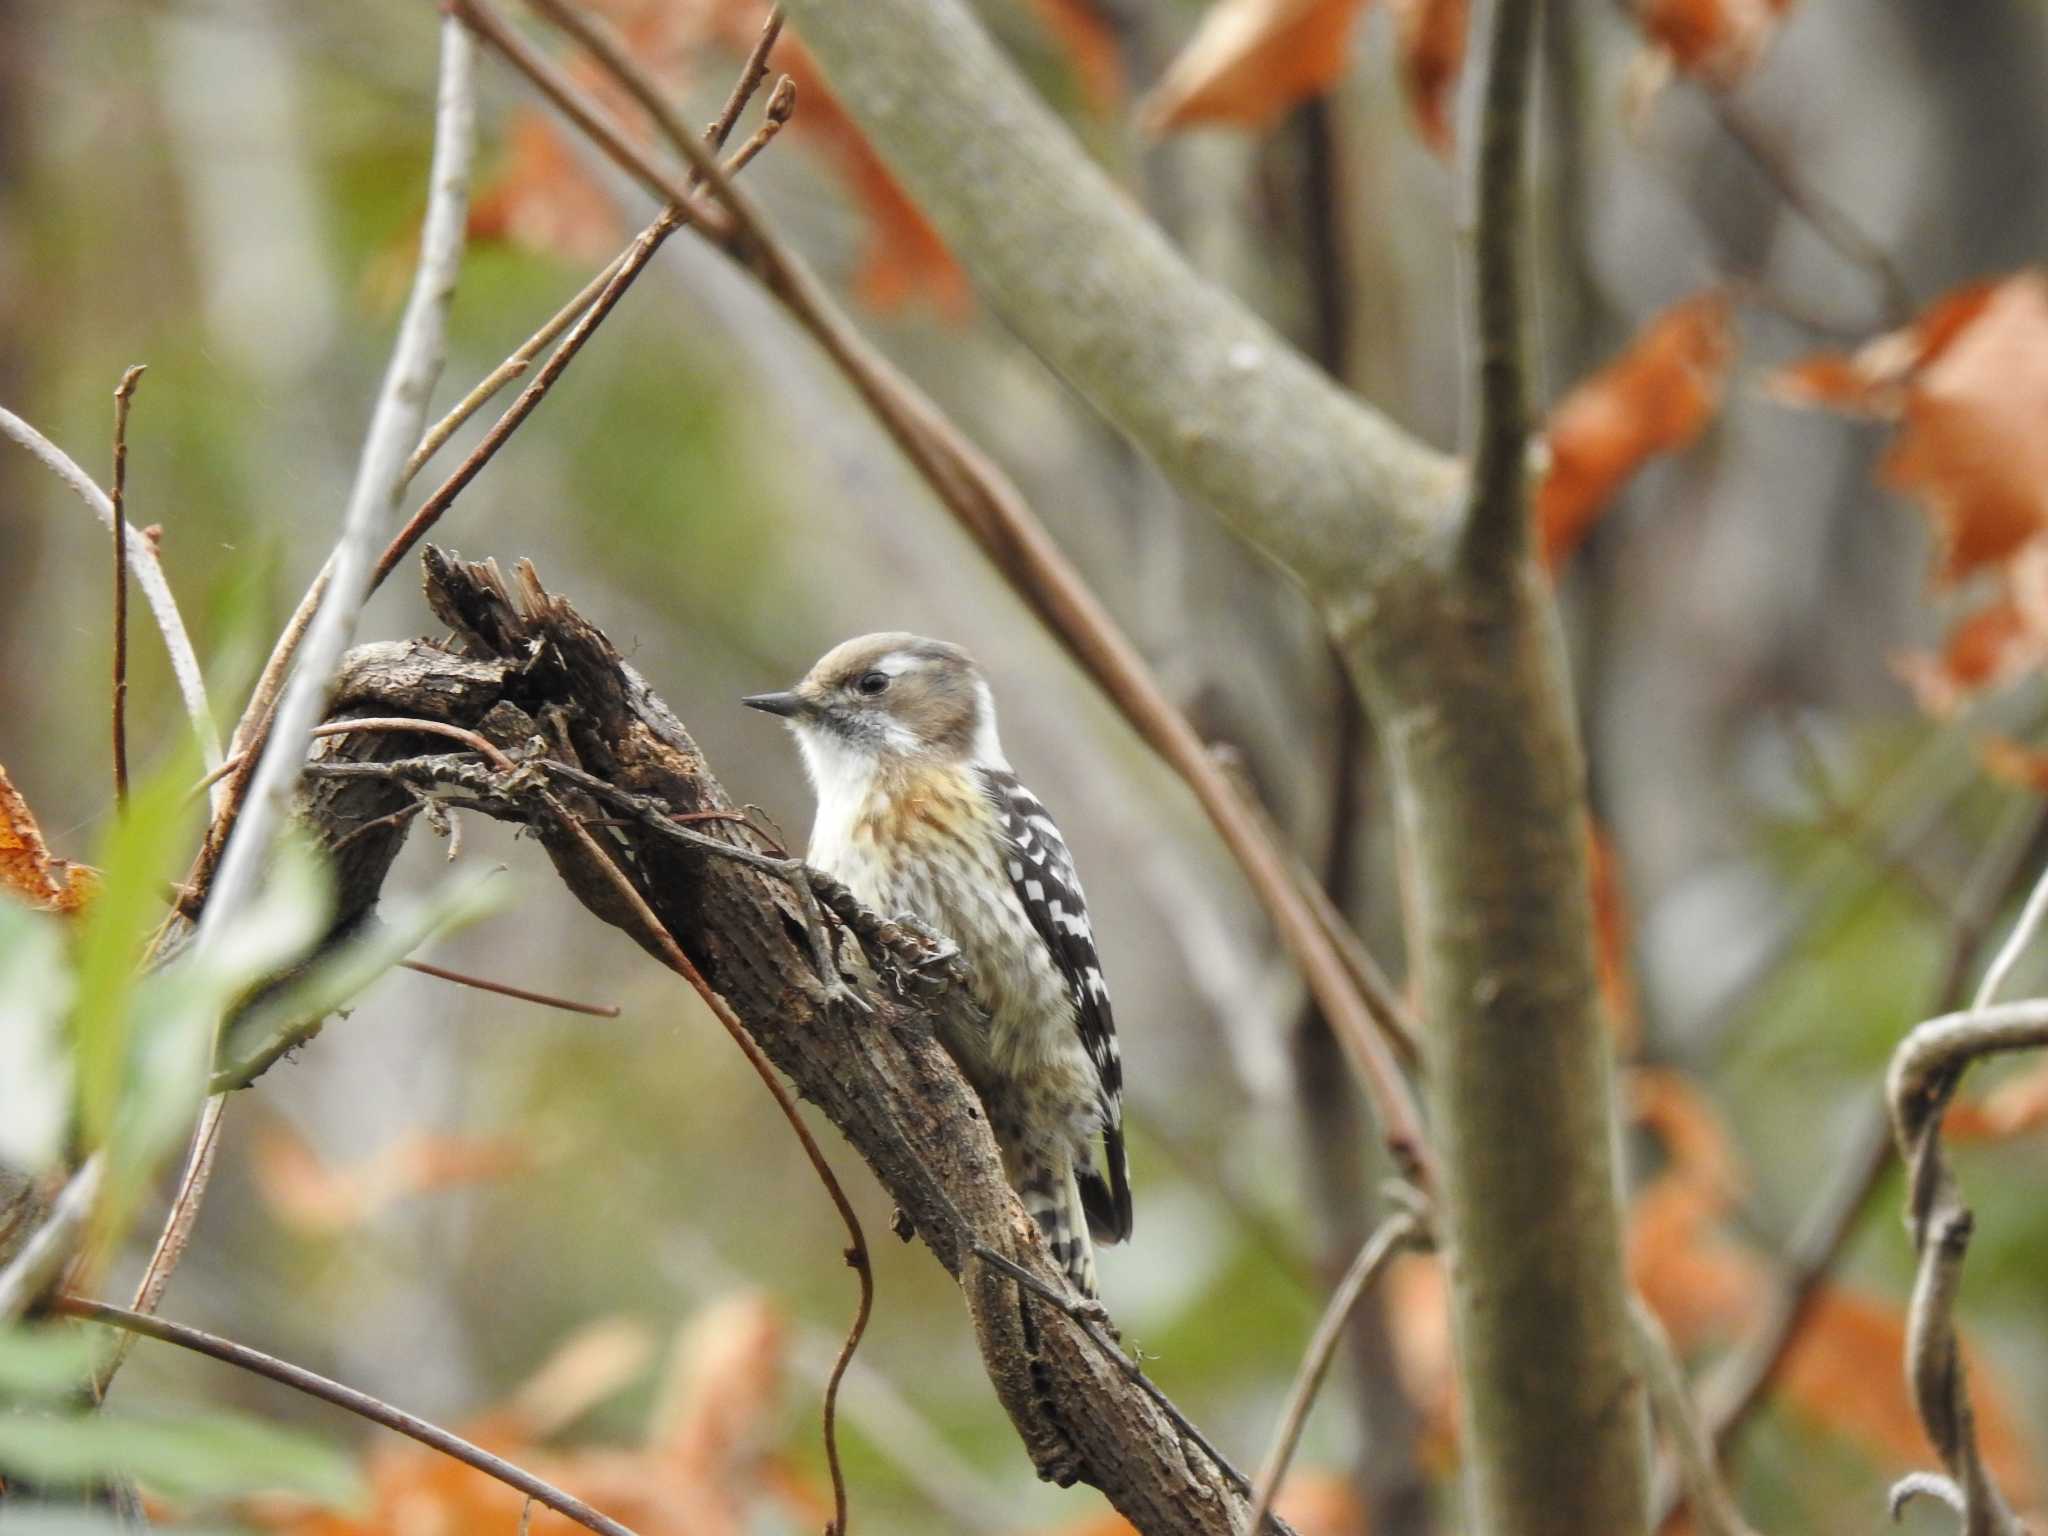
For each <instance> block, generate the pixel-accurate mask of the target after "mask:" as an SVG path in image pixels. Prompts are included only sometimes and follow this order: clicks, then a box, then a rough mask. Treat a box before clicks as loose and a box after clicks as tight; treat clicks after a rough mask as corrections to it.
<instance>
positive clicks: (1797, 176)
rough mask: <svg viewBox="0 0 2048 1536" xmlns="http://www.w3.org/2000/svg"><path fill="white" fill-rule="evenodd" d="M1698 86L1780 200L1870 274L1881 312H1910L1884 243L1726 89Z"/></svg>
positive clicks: (1898, 317) (1894, 315)
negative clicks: (1880, 299) (1780, 146)
mask: <svg viewBox="0 0 2048 1536" xmlns="http://www.w3.org/2000/svg"><path fill="white" fill-rule="evenodd" d="M1700 92H1701V94H1702V95H1704V96H1705V97H1706V99H1707V105H1708V106H1709V107H1711V108H1712V109H1713V113H1714V116H1715V117H1716V118H1718V119H1719V120H1720V123H1721V127H1722V129H1723V131H1724V132H1726V133H1727V135H1728V137H1729V138H1730V139H1732V140H1733V141H1734V142H1735V144H1736V145H1737V147H1739V148H1740V149H1741V150H1742V152H1743V153H1744V154H1745V155H1747V156H1748V157H1749V159H1750V163H1751V164H1753V165H1754V166H1755V167H1756V168H1757V169H1758V170H1759V171H1761V172H1763V175H1764V178H1765V180H1767V181H1769V182H1770V183H1771V185H1772V186H1774V187H1776V188H1777V190H1778V196H1779V197H1781V198H1783V199H1784V201H1785V206H1786V207H1788V208H1790V209H1791V210H1792V211H1793V212H1794V213H1796V214H1798V215H1799V217H1800V218H1801V219H1803V220H1804V221H1805V222H1806V226H1807V227H1808V228H1809V229H1811V230H1812V231H1813V232H1814V233H1815V234H1816V235H1818V236H1820V238H1821V240H1822V241H1823V242H1824V243H1825V244H1827V245H1828V246H1829V247H1830V248H1832V249H1833V251H1834V252H1835V254H1836V255H1838V256H1840V257H1841V258H1842V259H1843V260H1844V261H1846V262H1848V263H1849V264H1850V265H1851V266H1855V267H1860V268H1862V269H1863V270H1864V271H1865V272H1868V273H1869V274H1870V275H1871V277H1872V278H1874V279H1875V280H1876V282H1877V285H1878V290H1879V292H1880V293H1881V294H1882V295H1883V304H1884V311H1885V316H1886V318H1887V319H1888V320H1890V321H1891V322H1892V323H1893V324H1899V323H1902V322H1903V321H1905V320H1906V319H1907V318H1909V317H1910V316H1911V315H1912V313H1913V309H1914V303H1913V291H1912V289H1910V288H1909V287H1907V286H1906V280H1905V278H1904V277H1902V276H1901V275H1900V274H1899V268H1898V264H1897V263H1896V262H1894V261H1893V260H1892V258H1891V257H1890V255H1889V254H1887V253H1886V251H1885V249H1884V247H1883V246H1881V245H1879V244H1878V243H1877V241H1876V240H1874V239H1872V238H1871V237H1870V236H1869V235H1868V234H1866V233H1864V230H1863V227H1862V226H1861V225H1859V224H1858V223H1857V222H1856V221H1855V220H1854V219H1853V218H1851V217H1850V216H1849V214H1848V213H1847V212H1845V211H1844V210H1843V209H1842V208H1840V207H1839V206H1837V205H1836V204H1835V203H1834V202H1833V201H1831V200H1830V199H1829V198H1828V197H1827V195H1826V194H1825V193H1823V192H1822V191H1821V190H1820V189H1819V188H1818V187H1816V186H1814V185H1812V184H1811V183H1810V182H1808V181H1807V179H1806V177H1805V176H1804V175H1803V174H1801V172H1800V171H1799V169H1798V167H1797V166H1795V165H1794V164H1793V163H1792V161H1791V160H1790V158H1789V157H1787V156H1786V155H1784V154H1782V153H1780V152H1779V149H1778V147H1777V145H1775V144H1773V143H1772V142H1771V139H1770V136H1769V134H1767V133H1766V132H1765V131H1764V129H1763V126H1762V125H1761V124H1759V123H1758V122H1757V121H1756V120H1755V119H1754V118H1752V117H1751V116H1750V115H1749V113H1748V111H1747V110H1746V109H1745V108H1743V107H1742V106H1741V105H1740V104H1739V103H1738V102H1736V101H1735V100H1734V99H1733V98H1731V97H1730V96H1729V95H1728V93H1727V92H1726V91H1720V90H1715V89H1714V88H1713V87H1712V86H1710V85H1706V84H1701V86H1700Z"/></svg>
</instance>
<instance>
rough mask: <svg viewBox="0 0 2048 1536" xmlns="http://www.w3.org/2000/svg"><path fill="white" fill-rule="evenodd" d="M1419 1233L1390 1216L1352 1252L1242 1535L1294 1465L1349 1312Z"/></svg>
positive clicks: (1258, 1527) (1255, 1527)
mask: <svg viewBox="0 0 2048 1536" xmlns="http://www.w3.org/2000/svg"><path fill="white" fill-rule="evenodd" d="M1419 1232H1420V1226H1419V1224H1418V1223H1417V1221H1416V1218H1415V1214H1414V1212H1412V1211H1406V1210H1397V1211H1395V1212H1394V1214H1393V1215H1391V1216H1389V1217H1387V1219H1386V1220H1384V1221H1382V1222H1381V1223H1380V1224H1379V1225H1378V1226H1377V1227H1375V1228H1374V1229H1373V1234H1372V1236H1371V1237H1369V1238H1367V1239H1366V1240H1365V1246H1364V1247H1362V1248H1360V1249H1359V1250H1358V1257H1357V1258H1355V1259H1353V1260H1352V1261H1351V1268H1350V1269H1349V1270H1348V1271H1346V1272H1345V1275H1344V1279H1343V1280H1342V1281H1341V1282H1340V1283H1339V1284H1338V1286H1337V1289H1336V1290H1335V1291H1334V1292H1332V1293H1331V1295H1330V1303H1329V1305H1328V1306H1327V1307H1325V1308H1324V1309H1323V1315H1322V1317H1321V1318H1320V1319H1319V1320H1318V1321H1317V1323H1316V1331H1315V1333H1314V1334H1313V1335H1312V1336H1311V1337H1310V1339H1309V1344H1308V1350H1307V1352H1306V1353H1304V1354H1303V1355H1302V1357H1301V1365H1300V1366H1299V1367H1298V1368H1297V1369H1296V1371H1295V1373H1294V1385H1293V1387H1292V1388H1290V1389H1289V1391H1288V1394H1287V1406H1286V1408H1285V1409H1284V1410H1283V1411H1282V1412H1281V1415H1280V1423H1279V1427H1278V1428H1276V1429H1275V1430H1274V1431H1273V1446H1272V1449H1271V1450H1269V1451H1267V1452H1266V1459H1265V1461H1264V1462H1263V1463H1262V1464H1261V1465H1260V1467H1259V1476H1258V1482H1257V1485H1256V1487H1255V1488H1254V1490H1253V1492H1252V1514H1251V1518H1250V1519H1249V1520H1247V1521H1246V1522H1245V1529H1246V1530H1247V1531H1250V1532H1258V1531H1262V1530H1264V1529H1265V1526H1266V1516H1267V1514H1268V1513H1269V1512H1270V1511H1271V1510H1272V1508H1273V1495H1274V1494H1275V1493H1277V1492H1278V1491H1279V1488H1280V1482H1281V1479H1283V1478H1284V1477H1286V1476H1287V1466H1288V1463H1289V1462H1291V1461H1293V1460H1294V1449H1295V1447H1296V1446H1297V1445H1299V1444H1300V1443H1301V1431H1302V1427H1303V1426H1304V1425H1306V1424H1307V1423H1308V1411H1309V1409H1310V1408H1312V1407H1314V1406H1315V1401H1316V1394H1317V1393H1318V1392H1320V1391H1321V1390H1322V1386H1323V1378H1324V1377H1326V1376H1327V1375H1329V1373H1330V1362H1331V1361H1332V1360H1334V1359H1336V1358H1337V1345H1338V1343H1339V1342H1340V1341H1341V1340H1342V1339H1343V1337H1344V1326H1345V1324H1347V1323H1348V1322H1350V1321H1351V1313H1352V1309H1353V1308H1355V1307H1356V1306H1357V1305H1358V1303H1359V1299H1360V1298H1361V1297H1363V1296H1364V1295H1365V1292H1366V1288H1367V1287H1368V1286H1370V1285H1371V1284H1372V1282H1373V1280H1374V1279H1375V1278H1376V1277H1377V1276H1378V1275H1379V1274H1380V1272H1381V1271H1382V1270H1384V1269H1385V1268H1386V1266H1387V1261H1388V1260H1389V1259H1391V1258H1393V1256H1394V1255H1395V1254H1396V1253H1398V1252H1400V1250H1401V1249H1402V1248H1403V1247H1404V1246H1406V1245H1407V1244H1408V1243H1411V1242H1413V1241H1414V1240H1415V1239H1416V1237H1417V1236H1418V1235H1419Z"/></svg>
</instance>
